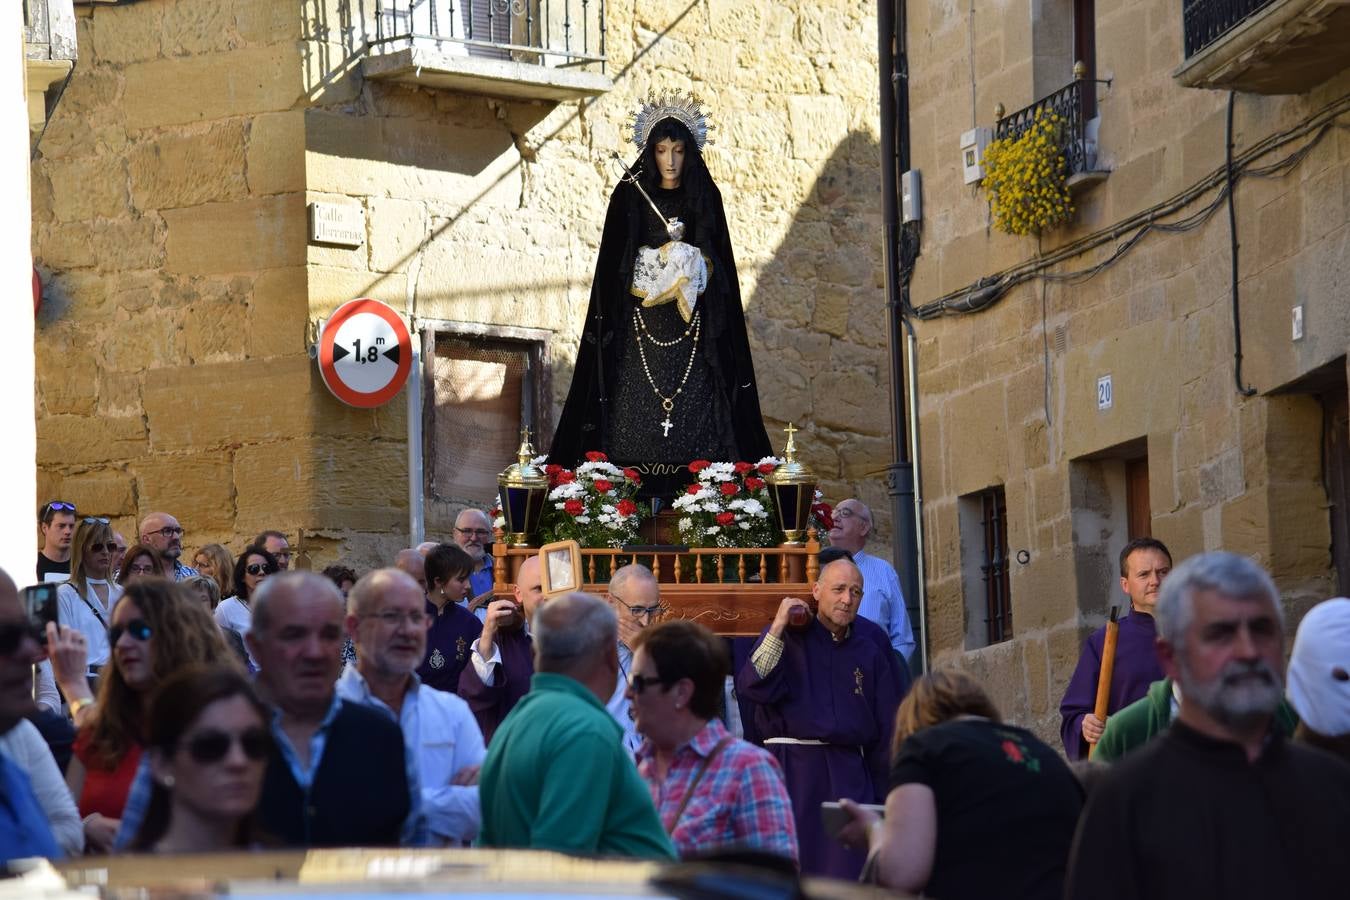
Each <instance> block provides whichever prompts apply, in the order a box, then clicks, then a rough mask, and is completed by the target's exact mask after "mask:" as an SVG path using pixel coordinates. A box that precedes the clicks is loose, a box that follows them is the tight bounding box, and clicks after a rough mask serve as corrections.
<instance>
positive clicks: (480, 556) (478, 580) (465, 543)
mask: <svg viewBox="0 0 1350 900" xmlns="http://www.w3.org/2000/svg"><path fill="white" fill-rule="evenodd" d="M454 536H455V543H456V544H459V546H460V547H462V548H464V552H465V553H467V554H469V555H470V556H472V557H473V563H474V569H473V574H472V575H470V576H469V596H470V597H471V598H472V599H471V600H469V601H467V602H466V604H465V605H466V608H467V609H468V610H469V612H471V613H473V614H474V615H475V616H477V617H478V621H480V622H482V621H484V619H485V618H486V617H487V601H488V600H489V598H491V596H492V554H491V553H489V552H488V545H489V544H491V543H492V520H491V519H489V518H488V517H487V513H485V512H483V511H482V510H481V509H473V508H469V509H464V510H460V513H459V515H458V516H456V517H455V534H454Z"/></svg>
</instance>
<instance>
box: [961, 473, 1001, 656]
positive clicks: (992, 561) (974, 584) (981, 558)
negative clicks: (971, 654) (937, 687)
mask: <svg viewBox="0 0 1350 900" xmlns="http://www.w3.org/2000/svg"><path fill="white" fill-rule="evenodd" d="M958 516H959V519H960V522H959V527H960V531H961V563H962V581H963V584H962V588H963V592H964V594H965V598H966V649H967V650H973V649H977V648H979V647H987V646H989V645H991V644H997V643H1001V642H1003V641H1007V640H1010V639H1011V638H1012V636H1013V626H1012V595H1011V592H1010V591H1009V586H1008V502H1007V499H1006V497H1005V495H1004V492H1003V486H1002V485H999V486H997V487H992V488H988V489H987V490H983V491H980V492H979V493H976V494H967V495H966V496H964V497H962V498H961V499H960V501H959V507H958Z"/></svg>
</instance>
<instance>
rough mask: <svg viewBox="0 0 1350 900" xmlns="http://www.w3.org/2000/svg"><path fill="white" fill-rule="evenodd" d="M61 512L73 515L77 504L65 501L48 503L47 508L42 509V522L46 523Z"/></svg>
mask: <svg viewBox="0 0 1350 900" xmlns="http://www.w3.org/2000/svg"><path fill="white" fill-rule="evenodd" d="M59 512H68V513H71V514H72V515H73V514H74V512H75V504H74V503H67V502H66V501H64V500H53V501H52V502H51V503H48V504H47V505H46V506H44V507H42V516H41V518H42V521H44V522H46V521H47V520H48V519H50V518H51V517H52V516H53V515H55V514H56V513H59Z"/></svg>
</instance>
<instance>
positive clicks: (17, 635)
mask: <svg viewBox="0 0 1350 900" xmlns="http://www.w3.org/2000/svg"><path fill="white" fill-rule="evenodd" d="M26 637H29V638H32V639H33V640H34V641H36V642H38V643H39V644H40V643H42V637H43V635H42V632H40V631H38V629H37V628H36V627H35V626H34V625H33V624H32V623H30V622H5V623H4V624H0V656H13V655H14V654H15V652H17V651H18V649H19V645H20V644H22V643H23V639H24V638H26Z"/></svg>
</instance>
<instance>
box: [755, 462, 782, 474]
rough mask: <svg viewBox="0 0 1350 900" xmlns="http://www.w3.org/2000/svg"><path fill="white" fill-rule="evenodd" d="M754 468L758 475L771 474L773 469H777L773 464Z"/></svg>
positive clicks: (764, 464) (761, 464)
mask: <svg viewBox="0 0 1350 900" xmlns="http://www.w3.org/2000/svg"><path fill="white" fill-rule="evenodd" d="M756 468H757V469H759V474H761V475H768V474H769V473H770V472H772V471H773V470H774V469H776V468H778V467H777V466H775V465H774V464H773V463H760V464H759V465H758V466H756Z"/></svg>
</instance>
